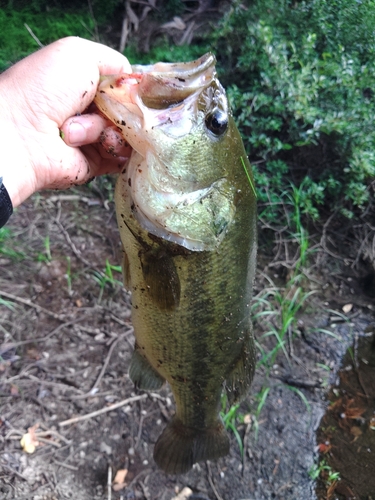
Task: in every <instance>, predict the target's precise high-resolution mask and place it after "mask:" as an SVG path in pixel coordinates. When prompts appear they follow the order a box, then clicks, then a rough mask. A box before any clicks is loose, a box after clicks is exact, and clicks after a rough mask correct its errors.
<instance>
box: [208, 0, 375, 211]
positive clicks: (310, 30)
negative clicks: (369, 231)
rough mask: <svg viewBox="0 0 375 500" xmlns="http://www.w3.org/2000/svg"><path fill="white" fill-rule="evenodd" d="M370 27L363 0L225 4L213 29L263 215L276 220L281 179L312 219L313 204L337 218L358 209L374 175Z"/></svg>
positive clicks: (370, 11)
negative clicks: (336, 212) (300, 189)
mask: <svg viewBox="0 0 375 500" xmlns="http://www.w3.org/2000/svg"><path fill="white" fill-rule="evenodd" d="M361 19H362V20H363V21H364V22H363V23H362V24H361V23H360V22H359V20H361ZM358 26H360V29H358ZM374 29H375V5H374V4H373V3H372V2H363V3H361V2H353V1H351V0H336V1H331V0H315V1H314V0H313V1H310V2H291V1H287V0H284V1H280V0H267V1H263V0H262V1H261V0H255V1H254V2H251V4H250V3H249V5H248V7H243V5H242V4H240V3H238V2H236V3H234V5H233V7H232V9H231V10H230V12H229V13H228V14H227V15H226V16H225V17H224V18H223V20H222V22H221V23H220V26H219V28H218V29H216V30H215V33H214V45H215V46H217V47H218V48H217V53H218V56H219V63H220V67H221V72H220V73H221V79H222V80H223V81H224V82H225V83H226V85H227V87H228V89H229V90H228V93H229V96H230V99H231V102H232V106H233V108H234V113H235V117H236V120H237V123H238V125H239V127H240V130H241V132H242V135H243V137H244V140H245V145H246V148H247V150H248V152H249V154H250V160H251V161H252V163H253V165H254V168H255V174H256V180H257V184H258V187H259V195H260V201H261V202H263V203H264V207H265V209H264V211H263V212H262V213H263V216H264V217H265V218H266V219H269V220H272V221H275V220H277V219H278V218H279V216H280V205H281V204H282V203H283V200H287V193H288V192H289V191H290V187H289V186H290V184H291V183H294V184H296V185H300V184H301V183H302V182H303V183H304V192H305V194H306V196H305V197H303V198H301V200H300V202H301V203H302V206H301V208H302V211H303V212H304V213H307V214H308V215H309V216H311V217H313V218H317V217H318V215H319V211H320V209H321V208H322V207H323V206H325V207H326V208H329V209H330V210H332V209H334V208H339V209H340V210H341V211H342V212H343V213H345V214H346V215H347V216H351V215H352V214H353V211H355V210H358V209H359V210H363V209H364V207H365V206H366V203H367V201H368V199H369V195H370V183H371V182H372V180H373V179H374V177H375V156H374V151H375V132H374V126H373V116H374V111H375V104H374V99H373V91H372V87H373V82H374V81H375V80H374V77H375V65H374V47H375V45H374V33H375V31H374Z"/></svg>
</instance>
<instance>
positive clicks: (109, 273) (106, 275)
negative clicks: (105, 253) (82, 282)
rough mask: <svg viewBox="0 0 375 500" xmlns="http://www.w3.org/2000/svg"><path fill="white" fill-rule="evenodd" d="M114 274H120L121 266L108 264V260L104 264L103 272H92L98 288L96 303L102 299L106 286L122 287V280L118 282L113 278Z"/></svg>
mask: <svg viewBox="0 0 375 500" xmlns="http://www.w3.org/2000/svg"><path fill="white" fill-rule="evenodd" d="M115 273H117V274H118V273H120V274H121V273H122V270H121V266H117V265H113V264H110V262H109V261H108V259H107V260H106V262H105V268H104V271H103V272H99V271H94V274H93V277H94V280H95V281H96V282H97V283H98V285H99V288H100V293H99V298H98V301H99V302H100V301H101V299H102V297H103V292H104V289H105V287H106V286H108V285H109V286H111V287H115V286H122V285H123V283H122V280H118V279H117V278H116V277H115Z"/></svg>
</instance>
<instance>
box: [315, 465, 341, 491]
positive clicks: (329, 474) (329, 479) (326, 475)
mask: <svg viewBox="0 0 375 500" xmlns="http://www.w3.org/2000/svg"><path fill="white" fill-rule="evenodd" d="M309 476H310V477H311V479H314V480H316V479H318V478H319V477H321V479H322V480H323V481H324V482H325V483H326V484H327V485H331V484H332V483H334V482H335V481H339V480H340V473H339V472H334V471H333V469H332V467H331V466H330V465H328V464H327V462H326V461H325V460H324V459H323V460H321V461H320V462H319V463H318V464H314V465H313V466H312V467H311V469H310V470H309Z"/></svg>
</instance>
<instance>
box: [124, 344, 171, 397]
mask: <svg viewBox="0 0 375 500" xmlns="http://www.w3.org/2000/svg"><path fill="white" fill-rule="evenodd" d="M129 376H130V378H131V379H132V381H133V382H134V385H135V386H136V387H137V388H138V389H142V390H144V391H158V390H159V389H161V387H162V385H163V384H164V382H165V380H164V378H163V377H162V376H161V375H159V373H158V372H157V371H156V370H155V369H154V368H153V367H152V366H151V365H150V363H149V362H148V360H147V359H146V358H145V357H143V356H142V354H141V353H140V352H139V348H137V346H136V348H135V351H134V353H133V356H132V359H131V362H130V368H129Z"/></svg>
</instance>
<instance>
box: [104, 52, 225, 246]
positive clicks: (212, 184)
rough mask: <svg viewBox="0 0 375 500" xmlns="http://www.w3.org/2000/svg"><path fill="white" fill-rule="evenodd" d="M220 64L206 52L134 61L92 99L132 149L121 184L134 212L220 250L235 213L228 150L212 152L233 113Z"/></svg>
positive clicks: (184, 242) (153, 229)
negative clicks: (180, 59)
mask: <svg viewBox="0 0 375 500" xmlns="http://www.w3.org/2000/svg"><path fill="white" fill-rule="evenodd" d="M215 63H216V58H215V56H214V55H213V54H211V53H207V54H205V55H204V56H202V57H200V58H199V59H197V60H195V61H192V62H187V63H156V64H154V65H148V66H140V65H135V66H133V67H132V69H133V73H130V74H121V75H112V76H103V77H102V79H101V83H100V85H99V89H98V93H97V96H96V99H95V102H96V104H97V105H98V107H99V109H100V110H101V111H102V112H103V113H104V114H105V115H106V116H107V117H108V118H110V119H111V120H112V121H113V122H114V123H115V124H116V125H117V126H118V127H119V128H120V129H121V130H122V132H123V135H124V138H125V139H126V140H127V142H128V143H129V144H130V145H131V146H132V148H133V149H134V154H133V155H132V158H131V160H130V162H129V164H128V167H127V171H126V174H124V175H125V177H126V179H125V180H124V183H123V185H124V188H123V194H124V196H125V198H126V199H127V200H129V206H131V207H132V211H133V215H134V217H135V218H136V219H137V220H138V222H139V223H140V224H141V225H142V227H143V228H144V229H146V230H147V231H148V232H150V233H151V234H154V235H155V236H157V237H160V238H162V239H164V240H165V241H169V242H172V243H176V244H178V245H180V246H184V247H185V248H187V249H189V250H194V251H203V250H212V249H214V248H217V247H218V245H219V244H220V243H221V241H222V240H223V238H224V236H225V232H226V228H227V227H228V226H229V225H230V223H231V221H232V220H233V217H234V213H235V207H234V190H233V189H232V188H231V187H230V186H229V183H228V182H227V181H226V173H225V169H226V167H225V166H222V163H223V162H222V156H223V155H222V153H218V152H215V150H217V147H216V145H217V144H218V143H219V142H220V141H221V140H222V139H223V138H224V135H225V133H226V131H227V128H228V120H229V115H230V112H229V110H228V102H227V98H226V95H225V91H224V89H223V88H222V86H221V85H220V82H219V81H218V79H217V75H216V69H215ZM232 126H233V125H232V124H231V125H230V127H232ZM230 127H229V128H230ZM212 130H213V131H214V132H212ZM228 135H230V134H228ZM203 151H206V152H207V153H203Z"/></svg>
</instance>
